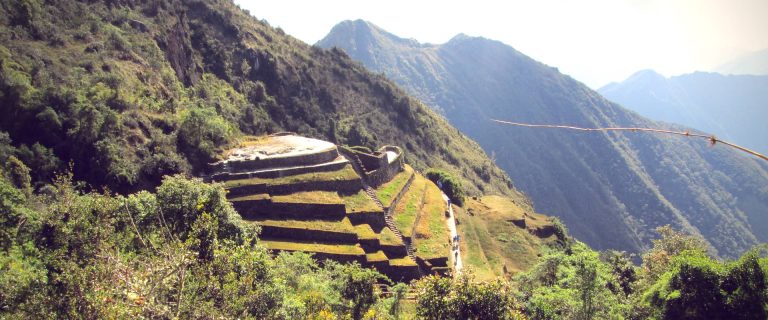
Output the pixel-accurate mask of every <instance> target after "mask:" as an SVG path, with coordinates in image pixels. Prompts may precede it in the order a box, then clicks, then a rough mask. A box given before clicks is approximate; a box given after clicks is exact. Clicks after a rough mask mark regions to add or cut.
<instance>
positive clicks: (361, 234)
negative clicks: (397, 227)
mask: <svg viewBox="0 0 768 320" xmlns="http://www.w3.org/2000/svg"><path fill="white" fill-rule="evenodd" d="M344 219H345V220H347V221H349V218H344ZM353 228H354V229H355V232H356V233H357V238H358V239H360V240H375V239H378V238H379V235H377V234H376V233H375V232H373V229H371V226H370V225H368V224H365V223H363V224H358V225H356V226H353ZM393 235H394V234H393Z"/></svg>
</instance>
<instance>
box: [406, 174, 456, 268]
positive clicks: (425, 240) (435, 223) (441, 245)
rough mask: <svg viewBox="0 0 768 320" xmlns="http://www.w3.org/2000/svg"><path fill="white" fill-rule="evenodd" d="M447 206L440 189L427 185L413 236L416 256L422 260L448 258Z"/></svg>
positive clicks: (431, 184) (430, 184)
mask: <svg viewBox="0 0 768 320" xmlns="http://www.w3.org/2000/svg"><path fill="white" fill-rule="evenodd" d="M446 209H447V206H446V204H445V201H444V200H443V197H442V193H441V192H440V189H438V188H437V186H435V185H434V184H433V183H427V186H426V191H425V193H424V207H423V208H422V209H421V217H420V218H419V221H418V222H417V225H416V230H415V234H414V235H413V239H414V243H415V245H416V255H417V256H420V257H422V258H424V259H431V258H437V257H448V256H449V255H450V245H449V244H448V241H449V239H450V237H451V235H450V231H449V230H448V224H447V223H446V218H445V210H446Z"/></svg>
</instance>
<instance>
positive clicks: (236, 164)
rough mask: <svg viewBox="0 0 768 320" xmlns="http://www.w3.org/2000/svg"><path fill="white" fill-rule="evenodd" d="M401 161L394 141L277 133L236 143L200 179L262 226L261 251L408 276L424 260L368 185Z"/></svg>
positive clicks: (391, 172)
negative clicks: (366, 148)
mask: <svg viewBox="0 0 768 320" xmlns="http://www.w3.org/2000/svg"><path fill="white" fill-rule="evenodd" d="M403 158H404V156H403V152H402V149H400V148H399V147H395V146H385V147H382V148H380V149H379V150H377V151H376V152H373V153H366V152H361V151H357V150H352V149H349V148H344V147H342V148H339V147H337V146H336V145H334V144H333V143H330V142H326V141H322V140H317V139H311V138H306V137H301V136H297V135H295V134H291V133H285V134H278V135H271V136H265V137H252V138H249V139H247V140H245V141H243V142H242V143H241V146H240V147H238V148H235V149H232V150H228V151H227V152H226V153H224V154H223V155H222V159H221V160H220V161H218V162H215V163H212V164H210V165H209V175H208V179H209V180H212V181H216V182H222V183H224V186H225V188H226V189H227V190H228V194H227V196H228V198H229V200H230V201H231V202H232V203H233V205H234V207H235V209H236V210H237V211H238V212H239V213H240V214H241V216H242V217H243V219H244V220H245V221H246V222H247V223H256V224H259V225H260V226H261V227H262V234H261V243H262V244H263V245H264V246H266V247H267V248H268V249H271V250H274V251H304V252H308V253H311V254H313V255H314V257H315V258H317V259H320V260H322V259H333V260H337V261H342V262H344V261H357V262H359V263H361V264H362V265H364V266H369V267H374V268H376V269H377V270H379V271H380V272H382V273H384V274H386V275H387V276H389V277H390V278H391V279H393V280H397V281H409V280H412V279H415V278H418V277H420V276H421V274H422V272H421V271H422V270H420V265H421V266H424V265H425V261H418V263H417V261H416V260H419V259H417V258H416V257H415V256H414V255H413V253H412V248H411V247H410V242H409V243H407V244H406V243H405V242H404V239H403V237H402V235H401V233H400V231H399V230H397V227H396V226H394V225H393V224H392V221H391V217H390V216H387V214H388V211H389V207H387V208H384V207H383V206H382V205H381V202H380V201H379V200H378V199H377V198H376V195H375V192H373V190H374V189H372V188H371V186H373V187H376V186H380V185H382V184H385V183H387V182H388V181H390V180H392V179H393V177H395V176H396V175H397V174H398V173H400V172H402V171H403V170H404V166H405V164H404V161H403ZM409 170H411V171H409V172H413V170H412V169H409ZM412 179H413V178H412V177H411V179H410V180H408V182H410V181H411V180H412ZM369 185H370V186H369ZM409 185H410V183H407V184H406V185H405V186H403V188H402V189H401V190H400V191H399V193H398V195H397V197H396V198H395V201H394V202H392V206H394V205H395V204H396V203H397V201H398V200H399V198H400V196H401V195H402V193H404V191H405V190H407V188H408V186H409ZM385 210H386V211H385ZM426 265H430V264H429V262H426ZM424 271H425V272H430V270H424ZM432 271H436V270H432Z"/></svg>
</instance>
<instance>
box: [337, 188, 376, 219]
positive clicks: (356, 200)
mask: <svg viewBox="0 0 768 320" xmlns="http://www.w3.org/2000/svg"><path fill="white" fill-rule="evenodd" d="M339 196H340V197H341V201H342V202H344V205H346V208H347V213H348V214H354V213H359V212H382V209H381V208H380V207H379V206H378V205H376V203H375V202H373V200H371V198H370V197H368V195H367V194H366V193H365V191H363V190H362V189H361V190H360V191H359V192H358V193H355V194H350V195H339Z"/></svg>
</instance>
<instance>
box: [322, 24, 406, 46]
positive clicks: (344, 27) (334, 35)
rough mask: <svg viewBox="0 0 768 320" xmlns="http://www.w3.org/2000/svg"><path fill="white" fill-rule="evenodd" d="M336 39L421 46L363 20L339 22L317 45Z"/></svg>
mask: <svg viewBox="0 0 768 320" xmlns="http://www.w3.org/2000/svg"><path fill="white" fill-rule="evenodd" d="M334 39H355V40H356V41H363V42H368V43H369V44H375V43H381V42H384V43H392V44H396V45H400V46H420V44H419V42H418V41H416V40H414V39H404V38H400V37H398V36H396V35H394V34H391V33H389V32H387V31H386V30H384V29H382V28H381V27H379V26H377V25H376V24H374V23H372V22H370V21H366V20H362V19H357V20H345V21H342V22H339V23H338V24H336V25H335V26H334V27H333V28H331V32H330V33H328V35H327V36H325V38H323V39H321V40H320V41H318V42H317V45H319V46H321V47H322V46H323V43H328V42H332V41H334Z"/></svg>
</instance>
